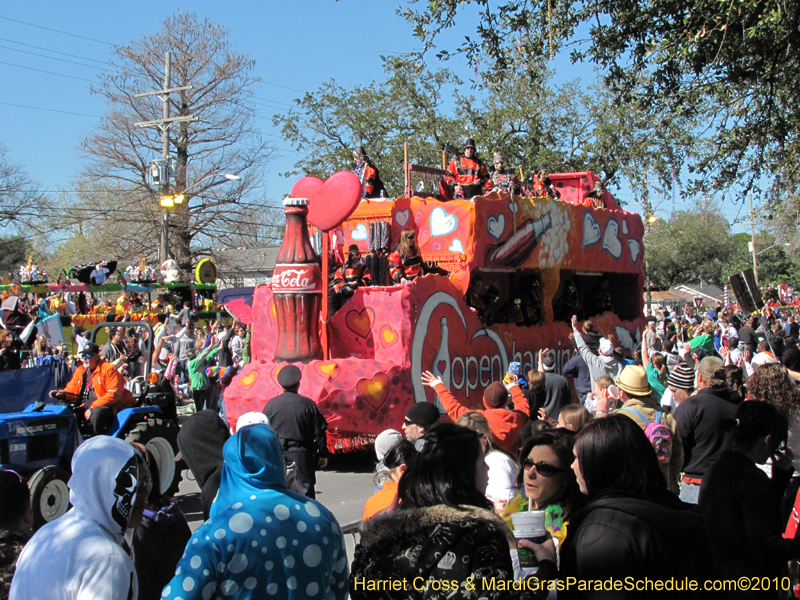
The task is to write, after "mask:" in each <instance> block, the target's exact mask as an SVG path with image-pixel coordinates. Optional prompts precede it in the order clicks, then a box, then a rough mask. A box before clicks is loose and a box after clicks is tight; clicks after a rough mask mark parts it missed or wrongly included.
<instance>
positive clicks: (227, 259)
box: [213, 246, 280, 289]
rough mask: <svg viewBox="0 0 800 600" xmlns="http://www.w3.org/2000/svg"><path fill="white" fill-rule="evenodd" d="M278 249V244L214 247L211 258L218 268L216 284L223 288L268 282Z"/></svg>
mask: <svg viewBox="0 0 800 600" xmlns="http://www.w3.org/2000/svg"><path fill="white" fill-rule="evenodd" d="M278 250H280V247H279V246H265V247H262V248H220V249H214V257H213V258H214V262H216V263H217V268H218V274H217V285H218V286H219V288H220V289H225V288H232V287H249V286H256V285H258V284H259V283H269V282H270V281H271V279H272V271H273V270H274V269H275V260H276V259H277V257H278Z"/></svg>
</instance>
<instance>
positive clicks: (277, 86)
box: [259, 81, 306, 94]
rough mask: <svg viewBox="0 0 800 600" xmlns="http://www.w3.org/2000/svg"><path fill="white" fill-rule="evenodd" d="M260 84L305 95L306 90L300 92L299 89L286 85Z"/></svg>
mask: <svg viewBox="0 0 800 600" xmlns="http://www.w3.org/2000/svg"><path fill="white" fill-rule="evenodd" d="M259 83H263V84H264V85H271V86H272V87H276V88H282V89H284V90H290V91H292V92H298V93H300V94H305V93H306V92H305V90H298V89H297V88H293V87H287V86H285V85H279V84H277V83H270V82H269V81H259Z"/></svg>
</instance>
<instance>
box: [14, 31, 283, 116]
mask: <svg viewBox="0 0 800 600" xmlns="http://www.w3.org/2000/svg"><path fill="white" fill-rule="evenodd" d="M0 39H2V38H0ZM253 98H255V99H256V100H264V101H265V102H272V103H273V104H283V105H284V106H288V107H289V108H294V104H289V103H288V102H278V101H277V100H272V99H271V98H262V97H261V96H253Z"/></svg>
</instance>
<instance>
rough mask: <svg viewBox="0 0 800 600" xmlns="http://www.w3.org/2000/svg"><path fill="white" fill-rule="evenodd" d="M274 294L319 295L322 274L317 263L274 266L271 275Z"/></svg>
mask: <svg viewBox="0 0 800 600" xmlns="http://www.w3.org/2000/svg"><path fill="white" fill-rule="evenodd" d="M272 292H273V293H274V294H321V293H322V272H321V271H320V268H319V265H318V264H317V263H310V264H302V263H301V264H289V265H281V264H279V265H276V266H275V271H274V272H273V273H272Z"/></svg>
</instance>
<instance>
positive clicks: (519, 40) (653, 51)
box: [398, 0, 800, 191]
mask: <svg viewBox="0 0 800 600" xmlns="http://www.w3.org/2000/svg"><path fill="white" fill-rule="evenodd" d="M398 12H399V13H400V14H401V15H402V16H404V17H405V18H406V19H407V21H408V22H409V23H410V24H411V26H412V28H413V31H414V34H415V36H416V37H417V38H418V39H420V40H421V42H422V43H423V48H422V50H421V52H420V54H421V55H424V54H426V53H428V52H432V51H435V52H437V56H438V57H439V58H442V59H447V58H450V57H451V56H454V55H458V54H461V55H464V56H465V57H466V58H467V60H468V61H469V63H470V64H471V65H472V66H473V67H474V68H475V69H476V70H478V69H480V71H481V73H480V78H481V79H485V80H487V81H499V80H502V78H503V77H505V75H506V73H507V71H508V70H509V69H511V68H519V70H521V71H522V72H523V73H525V75H526V76H527V77H529V78H530V79H531V80H532V81H541V78H542V73H544V72H545V67H546V65H547V63H548V60H549V59H552V57H553V56H554V54H555V53H557V52H559V51H570V52H571V56H572V60H573V61H591V62H593V63H595V64H596V65H598V66H600V67H602V68H603V70H604V75H605V76H606V81H607V83H608V85H609V86H610V88H612V89H613V91H614V95H615V98H616V99H617V101H618V102H619V104H620V105H621V106H627V107H638V110H641V111H643V112H645V113H646V114H647V115H648V116H649V120H650V123H651V128H652V131H653V132H654V134H656V135H659V136H660V137H662V138H665V139H666V138H668V137H669V133H668V129H669V127H667V128H665V127H664V123H663V122H662V120H661V119H660V118H659V117H660V115H662V114H663V113H664V111H665V110H667V111H668V112H670V113H671V114H672V115H675V116H679V117H688V118H690V119H692V120H696V121H697V122H698V123H703V124H704V125H703V126H702V127H700V128H698V130H697V133H699V134H702V135H704V137H705V139H706V141H707V142H708V143H707V144H704V145H703V146H701V147H698V149H697V150H698V151H697V153H696V154H694V155H693V156H692V157H691V161H690V165H689V166H690V168H691V170H692V171H693V172H694V173H695V179H694V182H693V184H694V189H695V190H696V191H701V190H708V189H730V188H732V187H733V188H736V187H743V188H745V189H759V188H760V187H764V186H770V185H774V184H775V182H776V179H774V178H775V176H777V175H780V176H781V177H782V178H783V181H782V183H783V185H784V186H785V185H786V184H787V183H793V184H797V183H798V182H799V181H800V167H798V163H797V161H796V158H795V157H796V156H797V154H798V150H800V133H799V132H800V127H798V125H800V116H798V112H797V111H796V110H795V106H796V93H795V86H796V82H797V81H800V52H798V47H799V46H800V27H798V22H800V3H797V2H791V3H772V4H769V3H765V2H756V1H755V0H743V1H741V2H723V1H721V0H656V1H654V2H630V1H629V0H570V1H560V2H559V1H557V0H506V1H505V2H503V3H501V4H499V5H498V4H495V3H490V2H488V0H427V1H425V0H408V2H407V3H406V5H405V6H403V7H401V8H400V9H399V10H398ZM450 28H457V29H459V30H460V31H463V32H464V33H465V34H466V35H465V36H464V37H463V39H464V41H463V42H462V43H461V44H460V45H458V46H456V47H455V48H440V47H438V46H437V44H438V42H439V36H440V35H441V33H442V32H443V31H445V30H447V29H450ZM587 33H588V37H587V35H586V34H587ZM478 83H480V81H478Z"/></svg>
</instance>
